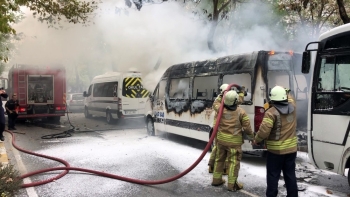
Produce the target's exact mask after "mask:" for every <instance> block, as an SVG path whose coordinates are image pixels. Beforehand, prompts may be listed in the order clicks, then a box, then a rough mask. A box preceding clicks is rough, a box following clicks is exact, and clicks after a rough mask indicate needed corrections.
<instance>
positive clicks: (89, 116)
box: [84, 107, 91, 118]
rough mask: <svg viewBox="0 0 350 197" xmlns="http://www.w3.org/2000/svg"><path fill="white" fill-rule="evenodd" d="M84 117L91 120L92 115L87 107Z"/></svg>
mask: <svg viewBox="0 0 350 197" xmlns="http://www.w3.org/2000/svg"><path fill="white" fill-rule="evenodd" d="M84 116H85V118H91V114H89V110H88V108H87V107H85V109H84Z"/></svg>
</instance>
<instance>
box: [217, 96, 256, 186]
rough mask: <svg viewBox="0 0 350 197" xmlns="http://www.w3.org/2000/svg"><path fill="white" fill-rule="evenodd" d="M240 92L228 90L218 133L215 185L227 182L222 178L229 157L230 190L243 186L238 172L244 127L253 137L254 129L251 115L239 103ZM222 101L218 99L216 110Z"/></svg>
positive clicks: (248, 134)
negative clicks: (239, 181)
mask: <svg viewBox="0 0 350 197" xmlns="http://www.w3.org/2000/svg"><path fill="white" fill-rule="evenodd" d="M238 97H239V96H238V94H237V92H236V91H234V90H230V91H228V92H227V93H226V94H225V96H224V109H223V113H222V117H221V121H220V123H219V127H218V133H217V135H216V140H217V141H216V146H217V147H216V158H215V164H214V173H213V181H212V185H213V186H220V185H222V184H224V183H225V181H224V180H223V179H222V175H223V169H224V165H225V164H224V163H225V159H226V158H228V162H227V165H228V167H229V169H230V170H229V173H228V185H227V189H228V190H229V191H236V190H240V189H242V188H243V185H242V184H240V183H238V181H237V178H238V172H239V169H240V161H241V158H242V144H243V135H242V129H243V131H244V132H245V133H246V134H247V136H248V138H250V139H253V138H254V135H253V131H252V128H251V125H250V121H249V117H248V115H247V114H246V112H245V110H244V109H243V108H240V107H239V106H238V105H237V100H238ZM220 105H221V102H220V101H219V100H218V99H216V100H215V101H214V104H213V108H214V110H215V111H216V112H218V111H219V109H220Z"/></svg>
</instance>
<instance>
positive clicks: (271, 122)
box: [262, 118, 273, 125]
mask: <svg viewBox="0 0 350 197" xmlns="http://www.w3.org/2000/svg"><path fill="white" fill-rule="evenodd" d="M262 121H263V122H266V123H268V124H270V125H273V120H272V119H271V118H263V120H262Z"/></svg>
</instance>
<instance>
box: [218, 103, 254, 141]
mask: <svg viewBox="0 0 350 197" xmlns="http://www.w3.org/2000/svg"><path fill="white" fill-rule="evenodd" d="M220 105H221V99H215V101H214V104H213V109H214V110H215V112H216V114H217V113H218V111H219V109H220ZM215 119H216V117H215ZM242 129H244V132H245V133H246V134H247V135H248V137H249V138H250V139H253V138H254V135H253V130H252V128H251V125H250V120H249V117H248V115H247V114H246V112H245V111H244V109H242V108H240V107H238V106H237V109H236V110H234V111H233V110H228V109H226V108H224V110H223V113H222V116H221V120H220V123H219V127H218V133H217V135H216V138H217V143H220V144H222V145H225V146H229V147H233V146H241V145H242V144H243V142H244V141H243V136H242Z"/></svg>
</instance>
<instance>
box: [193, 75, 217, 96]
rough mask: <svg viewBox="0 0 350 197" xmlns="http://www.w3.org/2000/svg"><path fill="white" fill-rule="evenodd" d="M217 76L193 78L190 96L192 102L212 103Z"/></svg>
mask: <svg viewBox="0 0 350 197" xmlns="http://www.w3.org/2000/svg"><path fill="white" fill-rule="evenodd" d="M218 80H219V76H204V77H195V78H194V83H193V90H192V95H193V98H192V99H194V100H210V101H213V100H214V99H215V98H214V95H215V94H216V93H217V87H218V85H217V84H218Z"/></svg>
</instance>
